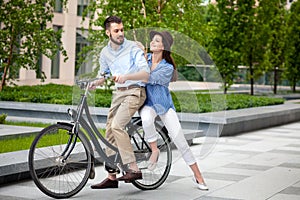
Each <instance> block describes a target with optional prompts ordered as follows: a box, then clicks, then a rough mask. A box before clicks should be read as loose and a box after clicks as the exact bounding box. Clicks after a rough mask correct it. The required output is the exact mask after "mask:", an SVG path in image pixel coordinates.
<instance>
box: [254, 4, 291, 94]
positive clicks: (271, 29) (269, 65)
mask: <svg viewBox="0 0 300 200" xmlns="http://www.w3.org/2000/svg"><path fill="white" fill-rule="evenodd" d="M285 4H286V1H284V0H276V1H274V0H262V1H260V3H259V10H258V23H259V24H260V25H261V26H260V27H262V29H261V31H262V32H261V35H263V38H261V41H263V42H264V44H263V46H262V47H263V49H264V54H263V60H262V62H261V66H262V67H263V68H264V69H265V71H272V72H273V73H274V81H273V86H274V87H273V92H274V94H276V93H277V85H278V83H279V81H280V73H281V72H282V71H283V69H284V62H285V60H284V58H285V47H286V45H285V34H286V33H285V31H286V21H285V14H286V10H285Z"/></svg>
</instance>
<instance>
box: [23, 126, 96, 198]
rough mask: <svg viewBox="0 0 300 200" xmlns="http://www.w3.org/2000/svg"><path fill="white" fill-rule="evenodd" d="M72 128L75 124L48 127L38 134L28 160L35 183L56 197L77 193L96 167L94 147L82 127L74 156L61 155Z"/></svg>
mask: <svg viewBox="0 0 300 200" xmlns="http://www.w3.org/2000/svg"><path fill="white" fill-rule="evenodd" d="M71 132H72V125H71V124H54V125H51V126H49V127H46V128H44V129H43V130H42V131H41V132H40V133H39V134H38V135H37V136H36V138H35V139H34V141H33V143H32V145H31V147H30V151H29V157H28V164H29V170H30V174H31V177H32V179H33V181H34V183H35V184H36V186H37V187H38V188H39V189H40V190H41V191H42V192H43V193H44V194H46V195H48V196H50V197H53V198H56V199H62V198H69V197H71V196H73V195H75V194H77V193H78V192H79V191H80V190H81V189H82V188H83V187H84V186H85V184H86V183H87V181H88V178H89V174H90V171H91V167H92V156H91V150H92V147H91V144H90V142H89V140H88V139H87V137H86V136H85V135H84V133H83V132H81V131H79V133H78V138H77V141H76V145H75V147H74V149H73V151H72V152H71V154H70V156H69V157H68V159H67V160H66V161H65V162H63V161H62V157H61V156H60V155H61V154H62V152H63V150H64V149H65V147H66V143H67V141H68V139H69V138H70V136H71ZM50 138H51V139H50ZM73 138H74V137H73ZM73 140H74V139H73ZM49 141H50V142H49ZM45 143H46V144H45Z"/></svg>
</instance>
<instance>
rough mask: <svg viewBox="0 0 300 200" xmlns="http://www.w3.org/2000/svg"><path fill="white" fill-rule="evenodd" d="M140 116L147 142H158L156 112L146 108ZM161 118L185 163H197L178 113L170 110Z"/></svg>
mask: <svg viewBox="0 0 300 200" xmlns="http://www.w3.org/2000/svg"><path fill="white" fill-rule="evenodd" d="M140 116H141V118H142V122H143V129H144V131H145V138H146V140H147V141H148V142H155V141H156V140H157V132H156V130H155V125H154V120H155V117H156V116H157V114H156V112H155V110H154V109H153V108H151V107H149V106H144V107H143V108H142V109H141V111H140ZM160 118H161V120H162V122H163V123H164V125H165V126H166V128H167V130H168V132H169V136H170V137H171V139H172V141H173V142H174V144H175V146H176V147H177V149H178V151H179V152H180V153H181V155H182V157H183V159H184V161H185V162H186V163H187V164H188V165H192V164H194V163H196V159H195V157H194V155H193V153H192V151H191V149H190V147H189V145H188V143H187V141H186V139H185V137H184V135H183V132H182V128H181V125H180V122H179V119H178V116H177V114H176V112H175V111H174V110H173V109H172V108H170V109H169V110H168V112H166V113H165V114H163V115H160Z"/></svg>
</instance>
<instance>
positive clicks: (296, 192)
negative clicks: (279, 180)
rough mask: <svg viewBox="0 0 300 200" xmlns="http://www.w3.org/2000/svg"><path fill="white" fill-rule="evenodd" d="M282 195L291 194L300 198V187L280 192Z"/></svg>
mask: <svg viewBox="0 0 300 200" xmlns="http://www.w3.org/2000/svg"><path fill="white" fill-rule="evenodd" d="M280 194H291V195H299V196H300V187H288V188H285V189H284V190H282V191H281V192H280Z"/></svg>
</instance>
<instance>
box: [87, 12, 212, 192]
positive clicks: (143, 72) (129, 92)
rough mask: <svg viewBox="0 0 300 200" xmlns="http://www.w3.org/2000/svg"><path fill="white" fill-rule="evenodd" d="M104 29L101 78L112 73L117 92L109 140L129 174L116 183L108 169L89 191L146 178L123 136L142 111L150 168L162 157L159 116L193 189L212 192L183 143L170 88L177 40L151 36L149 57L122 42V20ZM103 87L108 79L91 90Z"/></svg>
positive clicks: (130, 43) (110, 152) (164, 35)
mask: <svg viewBox="0 0 300 200" xmlns="http://www.w3.org/2000/svg"><path fill="white" fill-rule="evenodd" d="M104 28H105V33H106V35H107V36H108V37H109V42H108V45H107V46H106V47H104V48H103V49H102V51H101V53H100V70H99V75H100V74H103V73H104V72H107V71H109V72H110V73H111V74H112V76H113V78H114V79H113V80H114V81H115V87H116V90H115V91H114V93H113V97H112V103H111V107H110V109H109V113H108V116H107V124H106V139H107V140H108V141H109V142H110V143H111V144H113V145H114V146H117V147H118V150H119V153H120V156H121V159H122V163H123V164H124V165H127V168H128V169H127V170H126V172H125V174H124V175H123V176H121V177H119V178H117V175H116V174H117V170H116V169H113V168H111V167H110V166H109V165H108V164H106V165H105V168H106V170H107V171H108V177H107V178H106V179H105V180H103V181H102V182H101V183H98V184H95V185H92V186H91V187H92V188H93V189H107V188H118V185H119V181H125V182H126V183H130V182H132V181H134V180H139V179H143V175H142V172H141V171H140V169H139V168H138V166H137V163H136V158H135V155H134V153H133V147H132V145H131V143H130V138H129V137H128V134H127V132H126V131H125V126H126V124H127V123H128V122H129V121H130V120H131V118H132V116H133V115H134V114H135V113H136V111H138V110H139V113H140V116H141V119H142V123H143V129H144V131H145V138H146V139H147V141H148V142H149V144H150V147H151V150H152V154H151V156H150V158H149V161H148V169H149V170H153V169H155V167H156V162H157V160H158V157H159V154H160V151H159V149H158V148H157V138H156V131H155V127H154V119H155V117H156V116H157V115H159V116H160V118H161V120H162V121H163V123H164V125H165V126H166V128H167V130H168V132H169V136H170V137H171V139H172V141H173V142H174V143H175V145H176V147H177V149H178V150H179V151H180V153H181V155H182V156H183V159H184V160H185V162H186V163H187V165H189V166H190V168H191V170H192V171H193V174H194V176H193V177H194V181H195V184H196V185H197V187H198V188H199V189H201V190H208V187H207V186H206V184H205V182H204V179H203V177H202V175H201V173H200V170H199V168H198V165H197V162H196V159H195V157H194V155H193V153H192V152H191V150H190V148H189V146H188V143H187V142H186V140H185V138H184V135H183V132H182V129H181V125H180V122H179V120H178V117H177V114H176V112H175V107H174V104H173V101H172V97H171V94H170V92H169V89H168V86H169V83H170V82H171V81H175V80H176V79H177V73H176V72H177V71H176V65H175V63H174V60H173V58H172V56H171V51H170V50H171V46H172V44H173V37H172V36H171V34H170V33H169V32H167V31H162V32H156V31H151V32H150V39H151V42H150V51H151V53H149V54H146V52H144V51H143V49H144V47H143V46H142V45H141V43H137V42H134V41H130V40H127V39H126V38H125V37H124V27H123V23H122V20H121V18H119V17H117V16H110V17H108V18H107V19H106V20H105V22H104ZM103 83H104V78H102V79H99V80H97V81H94V82H93V83H92V88H95V87H96V86H99V85H102V84H103ZM106 154H107V155H108V156H110V157H111V158H112V159H113V157H114V155H115V152H114V151H113V150H111V149H109V148H106Z"/></svg>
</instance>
